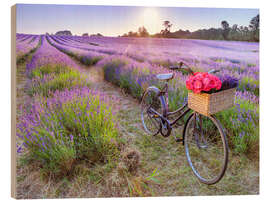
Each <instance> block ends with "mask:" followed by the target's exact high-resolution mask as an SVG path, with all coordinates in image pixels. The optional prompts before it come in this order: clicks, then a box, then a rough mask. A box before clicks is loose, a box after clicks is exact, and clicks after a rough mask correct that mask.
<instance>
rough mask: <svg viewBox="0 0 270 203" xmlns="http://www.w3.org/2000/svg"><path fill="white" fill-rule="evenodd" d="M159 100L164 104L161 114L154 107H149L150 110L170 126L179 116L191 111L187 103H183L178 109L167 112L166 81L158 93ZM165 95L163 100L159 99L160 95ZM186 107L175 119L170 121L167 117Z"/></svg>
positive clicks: (181, 116)
mask: <svg viewBox="0 0 270 203" xmlns="http://www.w3.org/2000/svg"><path fill="white" fill-rule="evenodd" d="M158 96H159V98H160V101H161V102H162V104H163V105H164V106H165V109H164V111H163V115H161V114H160V113H159V112H157V111H155V110H154V109H152V108H151V109H150V111H151V112H152V113H154V114H156V115H158V116H159V117H160V118H161V119H162V120H163V121H165V122H167V123H168V124H169V125H170V126H171V127H173V126H174V125H175V124H176V123H177V121H179V120H180V119H181V118H183V117H184V116H185V115H186V114H187V113H188V112H190V111H191V109H189V108H188V103H185V104H184V105H183V106H182V107H180V108H179V109H177V110H175V111H172V112H169V108H168V82H166V83H165V85H164V87H163V88H162V89H161V91H160V92H159V94H158ZM164 96H165V100H164V99H161V97H164ZM185 108H188V109H186V110H185V111H184V112H183V113H181V114H180V115H179V116H178V117H177V118H176V119H175V120H173V121H170V120H169V119H168V116H170V115H176V114H178V113H179V112H181V111H182V110H183V109H185Z"/></svg>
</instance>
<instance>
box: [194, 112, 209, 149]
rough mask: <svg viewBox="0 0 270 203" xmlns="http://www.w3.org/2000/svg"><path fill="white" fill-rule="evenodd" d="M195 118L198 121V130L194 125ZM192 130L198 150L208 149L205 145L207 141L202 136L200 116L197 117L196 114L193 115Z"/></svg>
mask: <svg viewBox="0 0 270 203" xmlns="http://www.w3.org/2000/svg"><path fill="white" fill-rule="evenodd" d="M197 117H198V120H199V128H197V125H196V121H197ZM193 129H194V132H193V135H194V137H195V141H196V145H197V147H198V148H200V149H206V148H207V147H208V145H207V141H206V139H205V135H204V132H203V129H202V118H201V115H200V114H199V116H198V115H197V113H195V114H194V127H193Z"/></svg>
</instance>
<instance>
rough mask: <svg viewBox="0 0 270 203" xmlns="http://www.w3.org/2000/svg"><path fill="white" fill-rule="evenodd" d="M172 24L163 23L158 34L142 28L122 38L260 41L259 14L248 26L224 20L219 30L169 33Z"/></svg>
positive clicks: (168, 22)
mask: <svg viewBox="0 0 270 203" xmlns="http://www.w3.org/2000/svg"><path fill="white" fill-rule="evenodd" d="M172 25H173V24H172V23H171V22H170V21H167V20H166V21H164V22H163V27H164V29H162V30H161V31H160V32H159V33H156V34H153V35H150V34H149V33H148V31H147V29H146V28H145V27H144V26H142V27H139V29H138V31H137V32H133V31H129V32H128V33H125V34H124V35H122V37H157V38H181V39H205V40H233V41H251V42H259V41H260V35H259V32H260V16H259V14H258V15H257V16H255V17H253V18H252V19H251V20H250V23H249V26H239V25H237V24H233V25H232V26H230V25H229V23H228V22H227V21H226V20H223V21H221V23H220V25H221V27H220V28H210V29H199V30H196V31H194V32H190V31H189V30H181V29H179V30H177V31H175V32H171V28H172Z"/></svg>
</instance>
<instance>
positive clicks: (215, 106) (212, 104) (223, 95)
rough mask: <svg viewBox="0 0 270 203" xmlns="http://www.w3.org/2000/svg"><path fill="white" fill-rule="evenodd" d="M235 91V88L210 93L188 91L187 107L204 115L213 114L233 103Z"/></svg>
mask: <svg viewBox="0 0 270 203" xmlns="http://www.w3.org/2000/svg"><path fill="white" fill-rule="evenodd" d="M235 91H236V88H231V89H228V90H223V91H220V92H217V93H212V94H207V93H200V94H195V93H193V92H189V93H188V107H189V108H190V109H192V110H194V111H196V112H198V113H201V114H203V115H205V116H209V115H212V114H215V113H217V112H220V111H223V110H225V109H228V108H230V107H232V106H233V105H234V97H235Z"/></svg>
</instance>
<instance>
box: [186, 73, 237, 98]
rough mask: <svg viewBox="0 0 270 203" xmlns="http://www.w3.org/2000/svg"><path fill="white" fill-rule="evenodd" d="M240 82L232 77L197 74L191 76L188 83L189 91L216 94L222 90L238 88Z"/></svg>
mask: <svg viewBox="0 0 270 203" xmlns="http://www.w3.org/2000/svg"><path fill="white" fill-rule="evenodd" d="M237 85H238V80H237V79H236V78H233V77H231V76H227V75H225V76H221V77H217V76H215V75H212V74H209V73H206V72H197V73H194V74H193V75H191V76H189V78H188V79H187V81H186V87H187V89H188V90H192V91H193V92H194V93H201V92H204V93H210V94H211V93H214V92H218V91H221V90H226V89H230V88H234V87H237Z"/></svg>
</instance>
